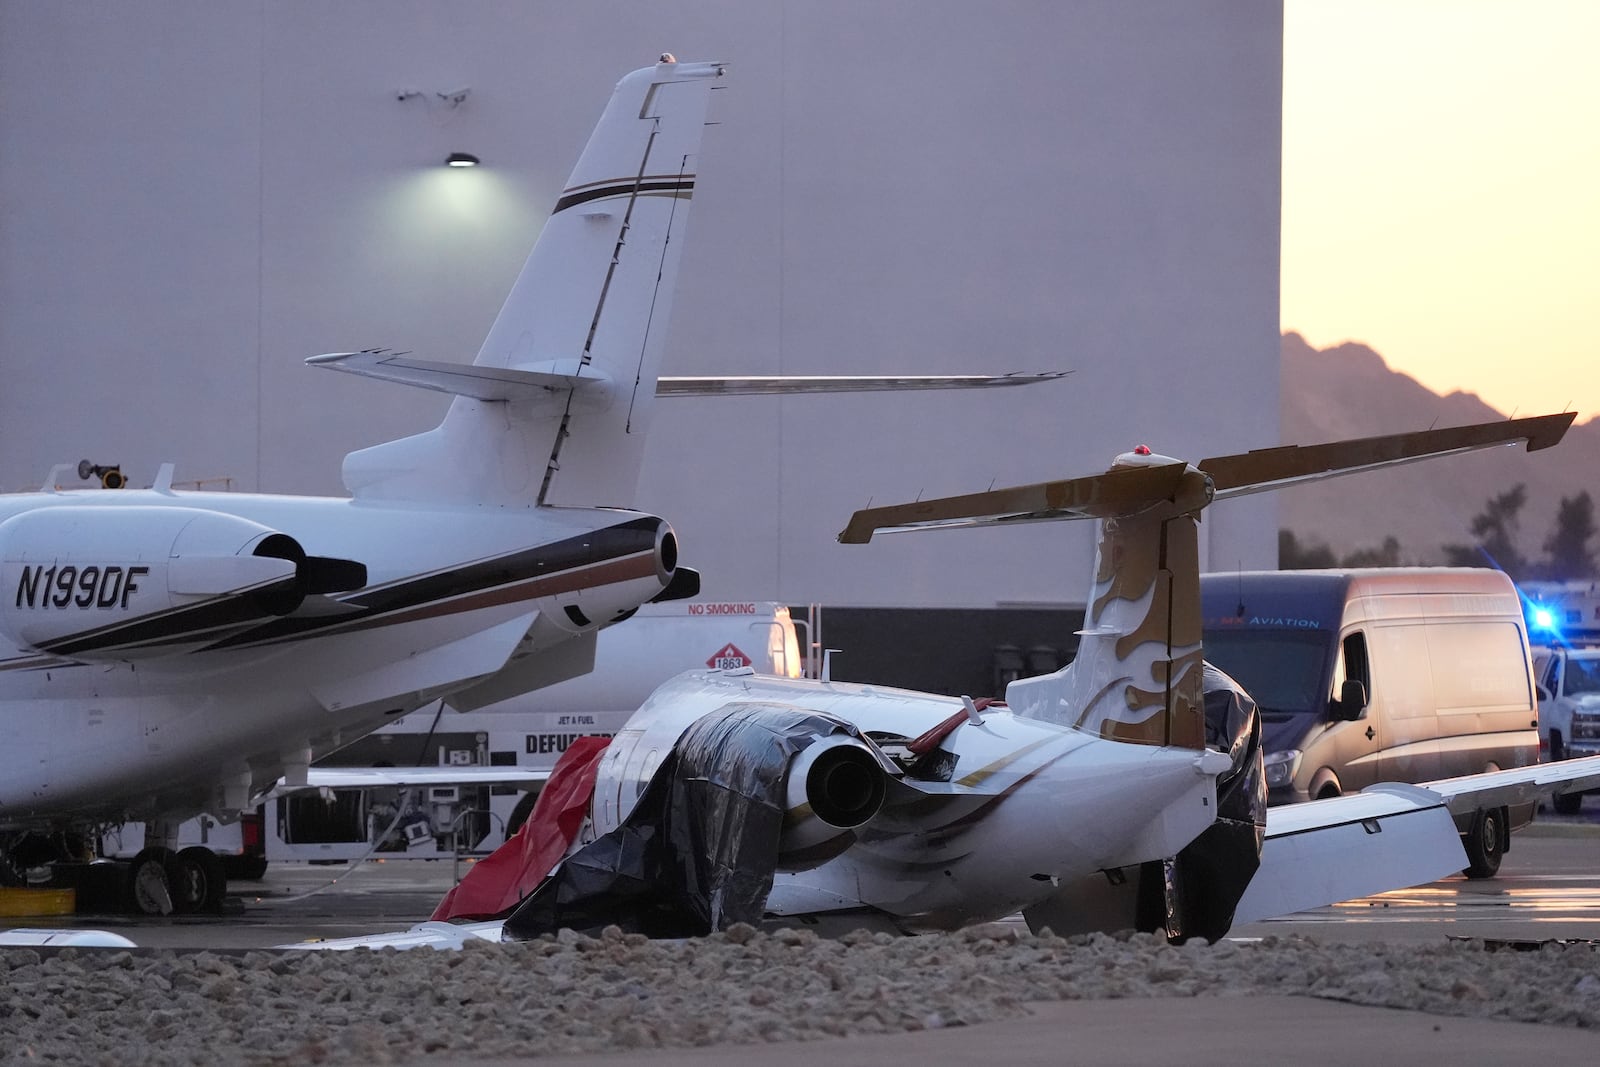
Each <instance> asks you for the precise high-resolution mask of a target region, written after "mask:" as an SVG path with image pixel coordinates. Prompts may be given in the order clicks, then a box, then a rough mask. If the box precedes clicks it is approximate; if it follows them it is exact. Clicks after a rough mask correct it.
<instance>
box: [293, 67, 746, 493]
mask: <svg viewBox="0 0 1600 1067" xmlns="http://www.w3.org/2000/svg"><path fill="white" fill-rule="evenodd" d="M722 74H723V67H722V65H721V64H720V63H678V62H676V61H675V60H673V59H672V58H671V57H670V56H663V57H662V61H661V62H660V63H657V64H656V65H655V66H653V67H646V68H644V69H642V70H637V71H634V72H633V73H632V74H629V75H627V76H626V77H624V78H623V79H622V80H621V81H620V82H618V83H617V87H616V89H615V91H614V92H613V94H612V97H611V100H610V103H609V104H608V105H607V106H606V109H605V112H604V114H603V115H602V116H601V118H600V121H599V124H598V125H597V126H596V127H595V130H594V133H593V134H592V135H591V137H590V139H589V143H588V146H587V147H586V148H585V149H584V151H583V155H582V156H581V158H580V159H579V160H578V164H577V166H576V168H575V169H574V170H573V172H572V177H571V178H570V179H569V180H568V182H567V187H566V189H565V190H564V191H563V193H562V194H561V197H560V198H559V199H558V200H557V201H556V205H555V208H554V210H553V211H552V213H551V216H550V218H549V220H548V221H547V222H546V223H545V226H544V230H543V231H542V232H541V233H540V235H539V240H538V242H537V243H536V244H535V246H534V248H533V252H532V253H531V254H530V255H529V257H528V261H527V263H526V264H525V265H524V266H523V268H522V273H521V274H520V275H519V276H518V278H517V280H516V283H515V284H514V285H513V286H512V288H511V293H510V295H509V296H508V297H507V298H506V301H505V304H504V305H503V306H502V307H501V309H500V314H499V316H498V317H497V318H496V319H495V322H494V325H493V326H492V327H491V328H490V330H489V334H488V337H487V338H486V339H485V340H484V342H483V347H482V348H481V349H480V350H479V352H478V356H477V358H476V359H475V360H474V361H473V363H472V365H471V367H458V368H454V369H451V368H448V367H446V366H445V365H443V364H437V363H430V362H429V361H424V360H406V359H404V358H403V357H400V356H388V355H386V354H378V353H369V354H362V353H355V354H343V355H341V356H338V357H319V358H321V359H322V360H323V362H324V364H326V365H337V364H338V363H340V362H343V363H344V364H345V366H343V367H342V368H340V369H347V370H357V371H358V372H360V373H367V374H369V375H372V376H377V377H387V378H389V380H393V381H402V382H405V383H407V384H413V385H423V386H425V387H427V388H434V389H442V390H443V391H446V392H451V393H455V394H456V399H455V400H454V401H452V403H451V406H450V410H449V412H448V413H447V414H446V416H445V419H444V422H443V423H441V424H440V425H439V426H438V427H437V428H435V429H434V430H431V431H429V432H428V433H425V434H420V435H417V436H414V437H408V438H404V439H402V440H399V441H391V442H388V443H386V444H382V445H378V446H375V447H373V448H367V449H362V450H360V451H358V452H352V453H351V454H350V455H349V456H347V457H345V463H344V480H345V487H346V488H347V489H349V490H350V492H351V493H352V494H354V495H355V496H357V497H362V498H367V499H398V500H455V501H460V502H463V503H494V504H513V505H515V504H522V505H532V504H554V503H560V504H573V505H624V506H625V505H627V504H630V503H631V502H632V500H633V496H634V493H635V490H636V488H637V484H638V478H639V467H640V463H641V461H642V459H643V453H644V437H645V432H646V429H647V427H648V425H649V418H650V411H651V407H652V403H653V401H654V399H655V394H656V377H657V371H658V368H659V365H660V359H661V353H662V349H663V346H664V342H665V338H666V330H667V322H668V318H669V316H670V312H671V307H672V297H673V289H674V286H675V284H676V281H677V273H678V262H679V257H680V253H681V252H682V249H683V235H684V228H685V223H686V222H687V219H688V214H689V205H690V198H691V197H692V195H693V192H694V187H695V180H696V163H697V159H698V156H699V150H700V140H701V133H702V131H703V129H704V126H705V120H706V111H707V106H708V103H709V98H710V90H711V88H713V87H714V86H715V85H716V84H717V82H718V80H719V79H720V78H721V76H722ZM377 356H382V359H381V360H380V359H378V358H373V357H377ZM385 364H387V365H385Z"/></svg>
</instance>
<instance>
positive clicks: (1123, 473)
mask: <svg viewBox="0 0 1600 1067" xmlns="http://www.w3.org/2000/svg"><path fill="white" fill-rule="evenodd" d="M1186 469H1187V467H1186V465H1185V464H1183V463H1164V464H1161V465H1159V466H1151V467H1124V468H1119V469H1116V470H1111V471H1107V472H1106V473H1105V474H1092V475H1089V476H1087V477H1084V478H1067V479H1065V480H1063V481H1056V482H1036V483H1035V484H1033V485H1021V486H1017V487H1015V488H1011V489H991V490H989V491H988V492H984V493H968V494H967V495H965V496H947V497H940V498H938V499H935V500H919V501H917V502H916V503H914V504H891V505H887V506H885V507H881V508H863V509H862V510H860V511H858V512H856V513H855V514H854V515H852V516H851V517H850V523H849V525H848V526H846V527H845V528H844V532H843V533H841V534H840V535H839V540H840V541H842V542H843V543H844V544H847V545H860V544H865V543H866V542H868V541H870V540H872V535H873V534H874V533H875V532H877V531H880V530H881V531H883V532H885V533H903V532H905V531H908V530H929V529H940V528H947V527H967V526H993V525H997V524H1000V523H1011V522H1039V521H1043V520H1050V519H1093V518H1102V517H1104V516H1107V515H1120V514H1124V513H1126V512H1127V511H1129V510H1136V509H1138V508H1140V507H1143V506H1147V505H1148V504H1149V503H1152V502H1154V501H1157V500H1165V499H1167V498H1169V497H1171V496H1172V495H1173V494H1174V493H1176V492H1177V491H1178V486H1179V484H1180V483H1181V482H1182V479H1183V473H1184V471H1185V470H1186Z"/></svg>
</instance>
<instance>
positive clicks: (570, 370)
mask: <svg viewBox="0 0 1600 1067" xmlns="http://www.w3.org/2000/svg"><path fill="white" fill-rule="evenodd" d="M306 363H307V364H308V365H310V366H313V367H321V368H323V369H324V370H336V371H343V372H345V373H346V374H358V375H361V376H362V377H364V378H376V379H378V380H379V381H385V382H394V383H396V384H399V385H411V386H416V387H417V388H419V389H431V390H433V391H434V392H438V393H449V394H452V395H454V396H465V397H471V398H472V399H474V400H489V401H494V400H505V401H514V400H537V399H541V398H545V397H548V396H551V395H553V394H555V393H558V392H563V391H565V390H569V389H589V388H598V387H601V386H604V385H606V384H608V379H607V378H606V377H605V376H604V375H603V374H602V373H601V372H599V371H598V370H596V369H595V367H594V366H593V365H591V364H582V363H580V362H579V361H578V360H566V361H554V362H549V363H546V364H542V365H539V366H527V367H483V366H478V365H476V364H471V363H452V362H448V361H444V360H433V359H417V358H415V357H414V356H411V355H409V354H408V353H405V352H389V351H385V350H383V349H376V348H373V349H364V350H362V351H360V352H329V353H327V354H326V355H321V356H311V357H310V358H308V359H307V360H306ZM1068 373H1070V372H1069V371H1046V372H1044V373H1040V374H1023V373H1011V374H942V375H935V374H892V375H869V374H842V375H820V374H807V375H745V376H741V377H733V376H726V377H724V376H712V377H688V376H682V375H679V376H663V377H661V378H658V379H657V380H656V395H657V396H795V395H800V394H806V393H867V392H906V391H910V390H921V389H992V388H1003V387H1006V386H1017V385H1035V384H1038V383H1039V382H1053V381H1055V380H1056V379H1058V378H1062V377H1065V376H1066V375H1067V374H1068Z"/></svg>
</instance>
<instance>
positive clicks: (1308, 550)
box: [1278, 530, 1403, 571]
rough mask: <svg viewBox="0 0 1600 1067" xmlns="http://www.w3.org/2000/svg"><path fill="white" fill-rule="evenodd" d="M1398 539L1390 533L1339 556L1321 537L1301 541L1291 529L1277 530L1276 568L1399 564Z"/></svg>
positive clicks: (1397, 565)
mask: <svg viewBox="0 0 1600 1067" xmlns="http://www.w3.org/2000/svg"><path fill="white" fill-rule="evenodd" d="M1402 565H1403V563H1402V561H1401V559H1400V539H1399V538H1397V537H1395V536H1394V535H1393V534H1390V535H1389V536H1388V537H1385V538H1384V539H1383V544H1381V545H1379V546H1378V547H1377V548H1358V549H1356V550H1355V551H1354V552H1352V553H1350V554H1349V555H1347V556H1345V557H1344V558H1343V559H1340V558H1339V557H1338V556H1335V555H1334V554H1333V549H1331V548H1329V547H1328V546H1327V545H1326V544H1324V543H1323V542H1321V541H1307V542H1306V543H1304V544H1301V543H1300V539H1299V538H1298V537H1296V536H1295V534H1294V531H1293V530H1279V531H1278V569H1279V570H1285V571H1305V570H1319V569H1325V568H1331V567H1399V566H1402Z"/></svg>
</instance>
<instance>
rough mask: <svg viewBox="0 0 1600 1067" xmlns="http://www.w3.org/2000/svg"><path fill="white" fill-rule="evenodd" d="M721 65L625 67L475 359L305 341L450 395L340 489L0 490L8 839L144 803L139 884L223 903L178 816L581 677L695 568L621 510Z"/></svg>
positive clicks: (642, 519) (1, 806)
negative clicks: (320, 492) (376, 736)
mask: <svg viewBox="0 0 1600 1067" xmlns="http://www.w3.org/2000/svg"><path fill="white" fill-rule="evenodd" d="M722 73H723V68H722V66H721V65H720V64H716V63H677V62H674V61H672V60H671V59H670V57H664V58H663V61H662V62H660V63H658V64H657V65H655V66H653V67H649V68H646V69H644V70H640V71H636V72H634V73H633V74H630V75H628V76H627V77H626V78H624V79H623V80H622V81H621V82H620V83H619V84H618V85H617V87H616V90H615V92H614V94H613V95H612V97H611V100H610V102H609V104H608V105H607V107H606V109H605V112H604V114H603V115H602V117H601V119H600V122H599V124H598V126H597V127H596V129H595V131H594V133H593V135H592V136H591V138H590V140H589V143H588V146H587V147H586V148H585V149H584V152H583V155H582V158H581V159H580V160H579V162H578V165H577V167H576V169H575V170H574V171H573V173H572V177H571V179H570V181H569V182H568V183H567V187H566V189H565V191H564V192H563V193H562V195H561V198H560V200H559V201H558V202H557V203H556V206H555V209H554V212H553V213H552V215H551V217H550V219H549V221H548V222H547V224H546V225H545V227H544V230H543V232H542V233H541V235H540V237H539V240H538V243H537V245H536V246H535V248H534V249H533V252H532V254H531V255H530V256H529V258H528V261H527V264H526V265H525V266H524V268H523V270H522V273H521V275H520V276H519V277H518V279H517V281H516V284H515V286H514V287H513V288H512V290H511V293H510V296H509V297H508V298H507V299H506V301H505V304H504V306H503V307H502V309H501V311H500V314H499V317H498V318H496V320H495V322H494V325H493V328H492V329H491V330H490V331H489V335H488V338H487V339H486V340H485V341H484V343H483V347H482V349H481V350H480V351H479V352H478V355H477V358H476V359H475V360H474V361H473V362H472V364H471V365H464V364H429V363H426V362H421V361H412V362H411V365H409V366H406V367H400V368H392V367H386V366H385V363H384V361H385V359H389V358H399V357H388V356H387V355H386V354H384V353H376V352H374V353H350V354H338V355H332V356H322V357H314V358H313V359H311V360H310V361H309V362H310V363H312V364H313V365H320V366H332V367H335V368H338V369H344V370H353V371H357V372H362V373H370V374H373V375H374V376H377V377H382V378H388V379H391V380H400V381H409V382H413V383H414V384H419V385H425V386H427V387H429V388H435V389H444V390H446V391H448V392H451V393H454V394H455V396H456V398H455V400H454V401H453V403H452V404H451V407H450V409H449V412H448V414H447V415H446V416H445V419H444V421H443V423H442V424H441V425H439V426H438V427H437V428H436V429H434V430H432V431H430V432H428V433H424V434H421V435H419V436H415V437H410V438H406V439H404V440H398V441H392V442H389V443H387V444H382V445H378V446H376V447H373V448H367V449H364V450H361V451H357V452H354V453H351V454H350V455H349V456H347V457H346V458H345V461H344V483H345V487H346V488H347V489H348V490H349V492H350V494H351V495H350V498H348V499H345V498H311V497H290V496H268V495H256V494H241V493H198V492H195V493H191V492H176V491H174V490H173V489H172V487H171V481H172V471H171V468H170V466H169V467H164V468H163V469H162V472H161V474H160V475H159V476H158V477H157V479H156V481H155V484H154V486H153V487H152V488H150V489H148V490H137V491H136V490H119V491H115V492H112V491H105V490H96V491H91V492H62V491H58V490H56V489H55V488H53V485H54V482H55V478H56V474H55V472H52V476H51V478H50V479H49V481H48V482H47V483H46V486H45V488H44V490H43V491H41V492H39V493H31V494H19V495H14V496H8V497H0V732H3V734H4V737H5V745H4V746H3V749H0V835H3V836H4V837H5V839H6V843H7V844H8V845H9V844H11V843H13V842H15V841H16V840H17V839H18V836H19V834H21V833H22V832H24V831H28V830H38V829H51V830H63V829H65V830H77V831H83V830H87V829H90V828H92V827H93V826H95V825H96V824H105V823H113V822H122V821H126V820H133V821H144V822H146V827H145V840H146V843H147V846H149V847H147V848H146V849H145V851H144V852H142V853H141V854H140V857H139V859H138V860H137V861H136V862H135V871H134V877H133V879H132V884H133V885H135V886H138V885H143V886H144V887H145V888H146V890H147V892H145V893H143V894H142V901H141V902H142V904H143V906H145V907H147V908H149V909H151V910H162V911H164V910H166V906H165V905H168V904H171V905H174V906H176V907H177V908H179V910H184V909H187V908H200V907H206V906H211V905H214V904H215V903H216V902H217V901H218V900H220V894H221V892H222V888H223V882H222V877H221V871H220V866H219V864H218V862H217V861H216V860H215V858H214V857H212V856H211V854H210V853H209V852H208V851H206V850H204V849H186V850H184V851H183V852H182V853H180V854H177V855H173V854H172V851H171V848H170V846H171V844H172V843H173V840H174V833H175V827H176V825H177V822H178V820H180V819H182V818H186V817H189V816H191V815H193V814H195V813H198V812H201V811H205V812H210V813H213V814H218V815H223V816H227V815H230V814H236V813H238V812H239V811H241V810H242V809H244V808H246V807H249V806H251V805H253V804H254V803H255V800H256V798H257V797H258V796H259V795H261V793H262V792H263V791H264V790H266V789H267V788H269V787H271V786H272V785H273V784H274V783H276V782H277V781H278V780H279V779H280V778H287V780H288V781H289V782H291V783H297V782H298V783H303V782H306V781H308V780H309V778H308V771H307V768H308V766H309V764H310V763H311V762H312V761H313V760H315V759H317V758H318V757H319V756H321V755H323V754H324V753H326V752H328V751H330V750H332V749H334V748H337V747H338V746H339V745H340V744H341V743H343V742H347V741H349V740H351V739H353V738H355V737H358V736H360V735H362V734H364V733H366V732H368V731H370V730H372V729H374V728H375V727H377V726H379V725H381V724H383V723H384V722H387V721H389V720H390V719H392V718H393V717H394V716H397V715H401V714H404V713H405V712H408V711H411V710H413V709H415V708H417V707H420V706H421V705H423V704H426V703H428V702H429V701H432V700H436V699H438V698H440V697H444V696H448V697H449V698H450V701H451V703H452V705H453V706H455V707H457V708H460V709H463V710H467V709H471V708H474V707H478V706H481V705H483V704H487V703H490V702H492V701H495V700H499V699H502V698H504V697H506V696H509V695H512V694H515V693H518V692H522V691H525V690H528V689H533V688H537V687H539V686H543V685H548V684H551V683H553V682H556V681H559V680H561V679H563V678H567V677H571V676H573V675H575V674H578V673H582V672H584V671H587V670H588V669H589V668H590V666H591V664H592V659H593V649H594V635H595V632H596V631H598V630H600V629H601V628H602V627H605V626H608V625H611V624H612V623H616V622H619V621H621V620H623V619H625V618H627V617H628V616H629V615H630V614H631V613H632V612H634V611H635V610H636V609H637V608H638V607H639V606H640V605H641V604H644V603H646V602H649V601H652V600H658V599H671V598H676V597H682V596H692V595H693V594H694V593H695V592H696V591H697V589H698V584H699V583H698V576H697V575H696V574H695V573H694V572H693V571H692V570H689V569H687V568H685V567H682V566H680V565H679V553H678V544H677V541H676V539H675V538H674V535H673V532H672V528H671V527H670V526H669V525H668V524H667V522H666V521H664V520H663V519H661V518H658V517H657V516H655V515H649V514H644V513H641V512H637V511H631V510H626V509H625V506H626V505H627V504H628V503H629V502H630V501H631V500H632V499H633V498H634V494H635V488H636V483H637V480H638V473H639V464H640V457H641V455H642V448H643V443H644V438H645V431H646V428H647V426H648V423H649V417H650V409H651V405H652V402H653V401H654V399H655V395H656V389H655V385H656V377H657V367H658V364H659V360H660V355H661V351H662V347H663V341H664V339H665V336H666V332H667V321H668V318H669V313H670V310H671V305H672V297H673V289H674V285H675V282H676V277H677V271H678V263H679V257H680V255H681V253H682V250H683V241H684V234H685V225H686V223H687V221H688V218H689V213H690V207H691V204H692V196H693V193H694V187H695V175H696V168H697V158H698V154H699V151H700V142H701V134H702V131H703V129H704V127H705V124H706V110H707V103H708V100H709V98H710V90H711V88H712V87H713V86H714V85H715V84H716V83H717V82H718V80H719V79H720V78H721V76H722ZM618 505H622V506H624V507H618ZM11 873H12V874H13V876H14V875H15V873H16V872H15V870H14V869H13V870H12V872H11ZM168 876H171V877H168ZM169 892H170V896H169V895H168V894H169Z"/></svg>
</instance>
